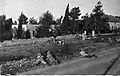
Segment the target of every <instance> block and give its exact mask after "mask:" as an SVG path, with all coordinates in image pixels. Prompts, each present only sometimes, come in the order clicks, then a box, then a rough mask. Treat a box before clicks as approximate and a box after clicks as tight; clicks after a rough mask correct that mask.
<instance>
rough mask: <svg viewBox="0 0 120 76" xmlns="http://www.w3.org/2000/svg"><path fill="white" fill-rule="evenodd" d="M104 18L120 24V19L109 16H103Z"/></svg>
mask: <svg viewBox="0 0 120 76" xmlns="http://www.w3.org/2000/svg"><path fill="white" fill-rule="evenodd" d="M103 18H108V19H109V22H119V23H120V19H119V18H116V17H114V16H112V15H107V14H104V15H103Z"/></svg>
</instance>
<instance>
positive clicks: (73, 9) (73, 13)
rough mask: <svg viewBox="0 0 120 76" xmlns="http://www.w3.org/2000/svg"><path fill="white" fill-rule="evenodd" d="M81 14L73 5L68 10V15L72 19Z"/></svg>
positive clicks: (76, 18)
mask: <svg viewBox="0 0 120 76" xmlns="http://www.w3.org/2000/svg"><path fill="white" fill-rule="evenodd" d="M80 15H81V13H80V9H79V7H74V8H72V10H71V11H70V17H71V19H72V20H78V18H79V16H80Z"/></svg>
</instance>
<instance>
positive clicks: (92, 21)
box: [0, 1, 119, 41]
mask: <svg viewBox="0 0 120 76" xmlns="http://www.w3.org/2000/svg"><path fill="white" fill-rule="evenodd" d="M102 7H103V5H102V2H100V1H98V3H97V4H96V6H95V8H94V9H93V10H92V12H91V14H88V13H86V14H85V15H84V16H82V17H81V18H80V16H81V14H82V13H81V10H80V8H79V7H74V8H72V9H70V8H69V4H68V5H67V7H66V10H65V15H64V16H61V17H60V18H58V19H56V20H55V19H54V16H53V14H52V13H51V12H50V11H47V12H45V13H44V14H43V15H42V16H41V17H39V21H37V20H36V19H35V18H34V17H32V18H30V19H29V20H28V17H27V16H25V14H23V12H21V15H20V16H19V18H18V22H19V23H18V29H17V36H16V37H17V39H21V38H30V32H29V30H27V31H24V30H23V29H22V25H23V24H28V22H29V23H30V24H37V25H40V26H39V27H37V30H36V31H37V33H36V34H34V36H35V37H37V38H40V37H50V36H58V35H66V34H75V33H82V32H83V31H85V30H86V31H87V32H88V33H87V34H90V33H91V32H92V30H94V31H95V32H96V33H108V32H111V31H110V27H109V24H108V20H109V19H108V18H103V15H104V11H103V9H102ZM116 17H119V16H116ZM13 24H17V22H16V21H15V22H14V23H13V21H12V18H9V19H6V17H5V15H2V16H0V40H1V41H3V40H5V36H4V35H7V37H6V39H7V38H8V39H12V37H13V36H12V25H13Z"/></svg>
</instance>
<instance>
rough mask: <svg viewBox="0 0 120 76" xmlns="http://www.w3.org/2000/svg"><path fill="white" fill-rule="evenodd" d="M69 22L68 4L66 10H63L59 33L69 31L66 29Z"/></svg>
mask: <svg viewBox="0 0 120 76" xmlns="http://www.w3.org/2000/svg"><path fill="white" fill-rule="evenodd" d="M69 23H70V19H69V4H68V5H67V8H66V11H65V16H64V18H63V22H62V25H61V26H60V29H61V34H67V33H69V31H68V28H69Z"/></svg>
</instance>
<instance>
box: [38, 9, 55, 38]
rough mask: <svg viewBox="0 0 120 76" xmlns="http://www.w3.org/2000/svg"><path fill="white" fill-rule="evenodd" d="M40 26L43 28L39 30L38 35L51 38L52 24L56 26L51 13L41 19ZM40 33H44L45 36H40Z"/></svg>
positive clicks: (46, 13)
mask: <svg viewBox="0 0 120 76" xmlns="http://www.w3.org/2000/svg"><path fill="white" fill-rule="evenodd" d="M39 24H41V25H42V26H40V27H39V28H38V35H41V36H42V37H45V36H50V32H49V29H50V26H51V25H52V24H56V22H55V20H54V18H53V15H52V14H51V13H50V12H49V11H47V12H45V13H44V14H43V15H42V16H41V17H40V21H39ZM39 33H42V34H44V35H42V34H39ZM41 36H40V37H41ZM37 37H39V36H37Z"/></svg>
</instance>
